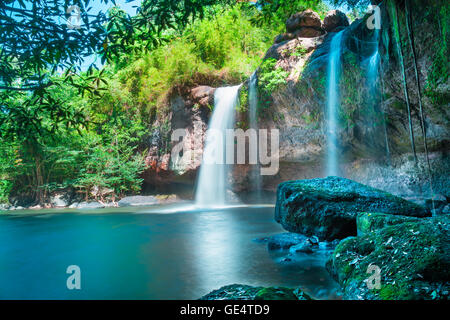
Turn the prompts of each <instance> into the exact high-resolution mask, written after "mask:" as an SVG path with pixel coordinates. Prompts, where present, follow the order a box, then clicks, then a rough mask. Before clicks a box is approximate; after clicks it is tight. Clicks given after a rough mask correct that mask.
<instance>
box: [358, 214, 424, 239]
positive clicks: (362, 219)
mask: <svg viewBox="0 0 450 320" xmlns="http://www.w3.org/2000/svg"><path fill="white" fill-rule="evenodd" d="M420 219H421V218H415V217H407V216H400V215H392V214H385V213H373V212H372V213H368V212H361V213H359V214H358V216H357V217H356V227H357V230H358V235H365V234H370V233H371V232H375V231H377V230H379V229H383V228H384V227H386V226H392V225H396V224H401V223H405V222H417V221H420Z"/></svg>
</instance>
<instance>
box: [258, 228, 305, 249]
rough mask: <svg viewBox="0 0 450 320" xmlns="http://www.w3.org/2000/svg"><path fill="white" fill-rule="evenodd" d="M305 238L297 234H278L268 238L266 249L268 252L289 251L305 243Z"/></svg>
mask: <svg viewBox="0 0 450 320" xmlns="http://www.w3.org/2000/svg"><path fill="white" fill-rule="evenodd" d="M306 239H307V237H306V236H304V235H301V234H298V233H290V232H286V233H280V234H276V235H273V236H270V237H269V238H268V239H267V248H268V249H269V250H276V249H289V248H290V247H292V246H295V245H298V244H300V243H302V242H304V241H306Z"/></svg>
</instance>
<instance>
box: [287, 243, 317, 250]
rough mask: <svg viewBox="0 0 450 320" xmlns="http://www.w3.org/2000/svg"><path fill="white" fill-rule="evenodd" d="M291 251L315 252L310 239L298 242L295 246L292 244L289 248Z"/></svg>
mask: <svg viewBox="0 0 450 320" xmlns="http://www.w3.org/2000/svg"><path fill="white" fill-rule="evenodd" d="M289 252H290V253H299V252H300V253H313V252H314V246H313V244H311V242H309V241H303V242H302V243H300V244H297V245H295V246H292V247H290V248H289Z"/></svg>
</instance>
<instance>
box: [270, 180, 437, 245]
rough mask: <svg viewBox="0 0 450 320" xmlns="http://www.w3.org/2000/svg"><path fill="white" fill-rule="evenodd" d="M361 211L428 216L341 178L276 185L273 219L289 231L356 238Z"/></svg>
mask: <svg viewBox="0 0 450 320" xmlns="http://www.w3.org/2000/svg"><path fill="white" fill-rule="evenodd" d="M360 212H381V213H387V214H392V215H405V216H416V217H425V216H430V215H431V213H430V212H429V211H428V210H427V209H425V208H424V207H421V206H419V205H417V204H415V203H412V202H409V201H407V200H404V199H402V198H400V197H396V196H394V195H392V194H389V193H387V192H384V191H381V190H378V189H375V188H372V187H369V186H366V185H363V184H360V183H357V182H354V181H352V180H349V179H345V178H340V177H327V178H324V179H309V180H296V181H286V182H283V183H281V184H280V185H279V186H278V190H277V203H276V207H275V220H276V221H277V222H279V223H280V224H281V225H282V226H283V227H284V228H285V229H286V230H288V231H290V232H297V233H301V234H305V235H307V236H312V235H316V236H318V237H319V238H320V239H323V240H334V239H343V238H346V237H348V236H355V235H356V234H357V228H356V216H357V215H358V213H360Z"/></svg>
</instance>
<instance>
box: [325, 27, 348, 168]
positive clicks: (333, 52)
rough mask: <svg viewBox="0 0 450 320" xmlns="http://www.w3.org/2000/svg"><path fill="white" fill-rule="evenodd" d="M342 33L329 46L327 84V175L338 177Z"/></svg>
mask: <svg viewBox="0 0 450 320" xmlns="http://www.w3.org/2000/svg"><path fill="white" fill-rule="evenodd" d="M343 32H344V31H340V32H339V33H337V34H336V35H335V36H334V37H333V39H332V40H331V44H330V52H329V58H328V79H327V80H328V83H327V118H328V119H327V120H328V127H327V175H328V176H336V175H338V155H337V126H338V123H337V122H338V120H337V119H338V110H339V103H340V102H339V74H340V65H341V41H342V35H343Z"/></svg>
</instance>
